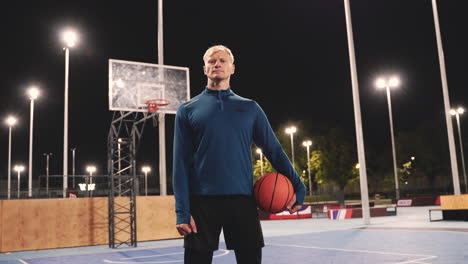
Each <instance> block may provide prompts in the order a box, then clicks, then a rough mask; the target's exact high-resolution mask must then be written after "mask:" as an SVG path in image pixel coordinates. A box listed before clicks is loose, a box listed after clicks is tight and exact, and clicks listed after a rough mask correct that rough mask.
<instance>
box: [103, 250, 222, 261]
mask: <svg viewBox="0 0 468 264" xmlns="http://www.w3.org/2000/svg"><path fill="white" fill-rule="evenodd" d="M219 251H224V252H223V253H221V254H218V255H214V256H213V258H219V257H223V256H226V255H227V254H229V253H230V250H227V249H219ZM181 254H184V252H183V251H182V252H178V253H167V254H160V255H151V256H140V257H133V258H121V260H125V259H141V258H150V257H159V256H168V255H181ZM103 261H104V262H106V263H115V264H134V263H138V264H139V263H143V264H150V263H152V264H157V263H161V264H162V263H178V262H184V260H183V259H180V260H160V261H139V262H123V261H113V260H107V259H104V260H103Z"/></svg>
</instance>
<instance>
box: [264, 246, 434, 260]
mask: <svg viewBox="0 0 468 264" xmlns="http://www.w3.org/2000/svg"><path fill="white" fill-rule="evenodd" d="M267 245H268V246H279V247H296V248H309V249H320V250H334V251H346V252H356V253H368V254H380V255H398V256H410V257H411V256H412V257H416V256H417V257H422V258H418V259H414V260H408V261H404V262H398V263H395V264H407V263H418V262H419V261H423V260H429V259H435V258H438V256H433V255H423V254H410V253H394V252H383V251H370V250H358V249H344V248H323V247H314V246H301V245H289V244H267ZM415 261H418V262H415ZM420 263H424V262H420ZM426 264H427V263H426Z"/></svg>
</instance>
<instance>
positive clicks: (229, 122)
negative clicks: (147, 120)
mask: <svg viewBox="0 0 468 264" xmlns="http://www.w3.org/2000/svg"><path fill="white" fill-rule="evenodd" d="M203 61H204V63H205V66H203V70H204V73H205V75H206V76H207V82H208V83H207V87H206V89H205V90H204V91H203V92H202V93H201V94H199V95H198V96H196V97H194V98H192V99H191V100H189V101H188V102H186V103H184V104H182V105H181V106H180V107H179V109H178V110H177V115H176V120H175V132H174V182H173V183H174V195H175V200H176V213H177V224H176V228H177V231H178V232H179V234H181V235H183V236H184V247H185V255H184V259H185V263H186V264H205V263H211V261H212V258H213V251H215V250H217V249H218V244H219V235H220V232H221V229H223V233H224V237H225V241H226V246H227V248H228V249H234V252H235V255H236V260H237V263H242V264H250V263H252V264H257V263H261V252H262V247H263V246H264V242H263V234H262V229H261V226H260V221H259V219H258V214H257V207H256V202H255V199H254V198H253V195H252V193H253V168H252V154H251V147H252V143H255V144H256V145H257V146H258V147H260V148H261V149H262V151H263V153H264V154H265V156H266V157H267V158H268V160H269V161H270V162H271V164H272V165H273V167H274V168H275V169H276V170H277V171H278V172H280V173H281V174H284V175H286V176H288V177H289V179H290V180H291V182H292V184H293V186H294V190H295V193H296V194H295V195H294V198H293V200H292V201H291V203H290V204H289V205H288V209H289V211H290V213H294V212H296V211H297V210H299V209H300V208H301V205H302V203H303V201H304V196H305V185H304V184H303V183H302V182H301V181H300V179H299V176H298V175H297V173H296V172H295V170H294V169H293V167H292V165H291V163H290V161H289V159H288V158H287V156H286V154H285V153H284V151H283V150H282V148H281V145H280V144H279V142H278V140H277V138H276V136H275V134H274V132H273V130H272V129H271V127H270V124H269V122H268V119H267V118H266V116H265V113H264V112H263V110H262V109H261V108H260V106H259V105H258V104H257V103H256V102H255V101H253V100H249V99H246V98H243V97H240V96H238V95H236V94H234V93H233V92H232V90H231V89H230V78H231V75H232V74H234V70H235V66H234V64H233V63H234V56H233V55H232V52H231V50H229V49H228V48H227V47H225V46H221V45H218V46H213V47H211V48H209V49H208V50H207V51H206V52H205V55H204V56H203Z"/></svg>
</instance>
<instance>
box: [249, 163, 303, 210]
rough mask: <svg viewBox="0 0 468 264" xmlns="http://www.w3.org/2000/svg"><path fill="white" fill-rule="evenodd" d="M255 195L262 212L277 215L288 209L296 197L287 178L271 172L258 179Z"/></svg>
mask: <svg viewBox="0 0 468 264" xmlns="http://www.w3.org/2000/svg"><path fill="white" fill-rule="evenodd" d="M254 194H255V199H256V200H257V205H258V207H259V208H260V209H261V210H263V211H266V212H270V213H273V214H276V213H279V212H282V211H283V210H284V209H286V206H287V205H288V203H289V202H290V201H291V199H292V197H293V195H294V188H293V186H292V183H291V181H289V179H288V178H287V177H286V176H284V175H283V174H280V173H277V172H271V173H267V174H265V175H263V176H262V177H261V178H260V179H258V181H257V182H256V183H255V185H254Z"/></svg>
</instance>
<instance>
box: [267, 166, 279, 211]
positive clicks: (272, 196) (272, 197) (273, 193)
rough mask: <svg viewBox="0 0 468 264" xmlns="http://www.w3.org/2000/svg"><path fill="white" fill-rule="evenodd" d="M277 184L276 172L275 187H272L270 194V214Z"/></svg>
mask: <svg viewBox="0 0 468 264" xmlns="http://www.w3.org/2000/svg"><path fill="white" fill-rule="evenodd" d="M277 183H278V172H276V176H275V185H274V186H273V192H272V193H271V201H270V209H269V210H268V211H270V212H271V207H273V199H274V198H275V190H276V184H277Z"/></svg>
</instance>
